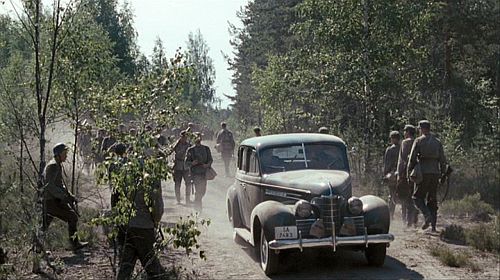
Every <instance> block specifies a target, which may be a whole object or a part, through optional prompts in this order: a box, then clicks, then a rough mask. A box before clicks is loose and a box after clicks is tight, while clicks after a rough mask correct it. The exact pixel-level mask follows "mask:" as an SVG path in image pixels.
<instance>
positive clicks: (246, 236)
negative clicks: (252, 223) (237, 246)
mask: <svg viewBox="0 0 500 280" xmlns="http://www.w3.org/2000/svg"><path fill="white" fill-rule="evenodd" d="M234 232H235V233H236V234H237V235H238V236H239V237H241V238H242V239H243V240H245V241H246V242H248V243H250V244H251V245H252V246H254V244H253V242H252V233H251V232H250V231H249V230H248V229H246V228H235V229H234Z"/></svg>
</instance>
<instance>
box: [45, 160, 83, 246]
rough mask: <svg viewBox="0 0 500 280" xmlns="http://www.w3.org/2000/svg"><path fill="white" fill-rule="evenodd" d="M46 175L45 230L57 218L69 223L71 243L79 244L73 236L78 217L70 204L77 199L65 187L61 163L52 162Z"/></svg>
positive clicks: (46, 169)
mask: <svg viewBox="0 0 500 280" xmlns="http://www.w3.org/2000/svg"><path fill="white" fill-rule="evenodd" d="M44 175H45V176H44V177H45V189H44V192H43V195H44V199H45V201H44V207H43V208H44V212H43V230H44V231H46V230H47V229H48V228H49V225H50V223H51V222H52V220H53V219H54V217H57V218H59V219H61V220H63V221H65V222H67V223H68V234H69V238H70V241H71V242H73V243H77V242H78V239H77V238H73V236H74V234H75V233H76V231H77V223H78V215H77V214H76V212H75V211H74V210H73V209H72V208H71V207H70V206H69V204H68V203H73V201H74V200H75V198H74V196H73V195H72V194H71V193H70V192H69V191H68V189H67V188H66V186H65V185H64V181H63V170H62V165H61V163H58V162H56V161H55V160H54V159H53V160H51V161H50V162H49V163H48V164H47V166H46V167H45V170H44Z"/></svg>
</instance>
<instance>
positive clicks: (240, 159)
mask: <svg viewBox="0 0 500 280" xmlns="http://www.w3.org/2000/svg"><path fill="white" fill-rule="evenodd" d="M244 150H245V148H244V147H240V149H239V150H238V163H237V165H238V169H239V170H243V169H242V166H243V164H242V162H243V151H244Z"/></svg>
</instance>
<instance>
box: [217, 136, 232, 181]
mask: <svg viewBox="0 0 500 280" xmlns="http://www.w3.org/2000/svg"><path fill="white" fill-rule="evenodd" d="M216 142H217V144H218V145H219V151H220V153H221V156H222V160H223V161H224V169H225V172H226V176H229V173H230V172H229V164H230V162H231V158H232V157H233V153H234V147H235V145H236V143H235V142H234V137H233V133H232V132H231V131H229V130H228V129H221V130H220V131H219V132H217V141H216Z"/></svg>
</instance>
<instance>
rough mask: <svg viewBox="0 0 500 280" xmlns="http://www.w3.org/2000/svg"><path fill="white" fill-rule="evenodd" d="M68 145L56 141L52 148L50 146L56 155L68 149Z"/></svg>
mask: <svg viewBox="0 0 500 280" xmlns="http://www.w3.org/2000/svg"><path fill="white" fill-rule="evenodd" d="M68 149H69V148H68V146H66V144H64V143H57V144H56V145H55V146H54V148H52V152H53V153H54V156H58V155H60V154H62V152H64V151H66V150H68Z"/></svg>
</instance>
